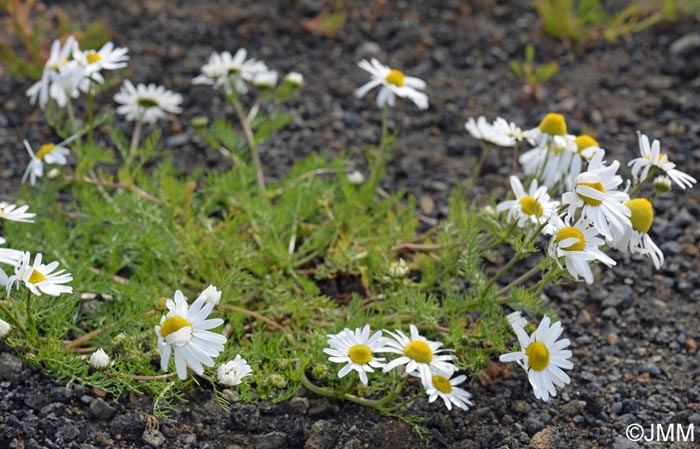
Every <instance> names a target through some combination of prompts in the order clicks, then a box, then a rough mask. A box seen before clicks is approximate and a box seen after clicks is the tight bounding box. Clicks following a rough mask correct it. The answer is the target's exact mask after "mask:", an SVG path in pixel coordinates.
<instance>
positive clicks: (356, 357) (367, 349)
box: [323, 324, 388, 385]
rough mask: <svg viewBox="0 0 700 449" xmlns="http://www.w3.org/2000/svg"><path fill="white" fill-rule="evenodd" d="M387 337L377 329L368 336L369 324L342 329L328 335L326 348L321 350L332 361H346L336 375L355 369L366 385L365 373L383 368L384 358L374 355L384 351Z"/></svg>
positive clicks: (340, 376)
mask: <svg viewBox="0 0 700 449" xmlns="http://www.w3.org/2000/svg"><path fill="white" fill-rule="evenodd" d="M387 341H388V339H387V338H385V337H384V336H383V335H382V331H381V330H379V331H377V332H375V333H374V334H372V336H370V327H369V324H366V325H365V326H364V327H362V328H357V329H355V331H354V332H353V331H351V330H350V329H347V328H346V329H344V330H343V331H342V332H340V333H338V334H335V335H329V336H328V346H330V347H328V348H324V349H323V352H325V353H326V354H328V355H329V356H330V357H329V358H328V360H330V361H331V362H334V363H346V365H345V366H344V367H342V368H341V369H340V371H339V372H338V377H339V378H342V377H345V376H346V375H347V374H348V373H349V372H350V371H357V373H358V374H359V375H360V381H361V382H362V383H363V384H365V385H367V383H368V380H367V373H372V372H374V368H384V359H383V358H380V357H375V356H374V353H376V352H385V351H386V347H385V345H386V343H387Z"/></svg>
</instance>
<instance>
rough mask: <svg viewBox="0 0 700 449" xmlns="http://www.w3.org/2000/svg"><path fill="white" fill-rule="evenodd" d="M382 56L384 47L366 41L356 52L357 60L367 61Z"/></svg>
mask: <svg viewBox="0 0 700 449" xmlns="http://www.w3.org/2000/svg"><path fill="white" fill-rule="evenodd" d="M381 54H382V47H381V46H380V45H379V44H377V43H376V42H372V41H365V42H363V43H361V44H360V46H359V47H357V50H356V51H355V59H365V58H372V57H375V58H376V57H379V56H380V55H381Z"/></svg>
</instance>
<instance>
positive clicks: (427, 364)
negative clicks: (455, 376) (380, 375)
mask: <svg viewBox="0 0 700 449" xmlns="http://www.w3.org/2000/svg"><path fill="white" fill-rule="evenodd" d="M410 329H411V335H410V337H409V336H406V335H405V334H404V333H403V332H401V331H399V330H397V331H396V332H391V331H389V332H388V333H389V334H390V335H391V336H392V337H393V339H388V341H387V343H386V349H385V350H384V351H383V352H391V353H395V354H400V355H401V357H398V358H396V359H394V360H392V361H391V362H389V363H388V364H387V365H386V366H385V367H384V372H388V371H391V370H392V369H394V368H396V367H398V366H400V365H406V367H405V371H406V373H407V374H411V373H412V372H414V371H418V373H419V374H420V378H421V379H423V380H424V381H426V382H427V379H429V378H430V377H431V376H432V374H431V369H434V370H440V371H443V372H449V370H450V369H452V367H453V366H454V365H453V364H452V363H450V362H451V361H452V355H450V354H445V352H448V350H447V349H440V347H441V346H442V343H440V342H438V341H430V340H427V339H426V338H425V337H423V336H421V335H420V334H419V332H418V328H417V327H416V326H414V325H413V324H411V325H410Z"/></svg>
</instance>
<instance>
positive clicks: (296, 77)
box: [284, 72, 304, 87]
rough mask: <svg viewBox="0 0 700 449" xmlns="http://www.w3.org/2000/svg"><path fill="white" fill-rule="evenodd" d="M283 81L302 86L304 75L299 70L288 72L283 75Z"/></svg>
mask: <svg viewBox="0 0 700 449" xmlns="http://www.w3.org/2000/svg"><path fill="white" fill-rule="evenodd" d="M284 82H285V83H289V84H291V85H292V86H295V87H304V75H303V74H301V73H299V72H289V73H287V74H286V75H285V76H284Z"/></svg>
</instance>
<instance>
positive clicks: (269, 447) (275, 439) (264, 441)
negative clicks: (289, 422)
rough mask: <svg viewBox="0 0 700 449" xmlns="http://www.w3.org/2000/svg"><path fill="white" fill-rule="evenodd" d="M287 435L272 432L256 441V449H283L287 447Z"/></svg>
mask: <svg viewBox="0 0 700 449" xmlns="http://www.w3.org/2000/svg"><path fill="white" fill-rule="evenodd" d="M286 443H287V434H286V433H284V432H270V433H266V434H265V435H260V436H259V437H258V438H257V440H256V441H255V449H282V448H283V447H286Z"/></svg>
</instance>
